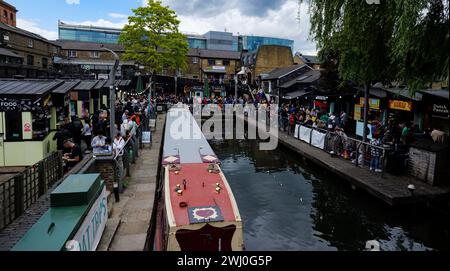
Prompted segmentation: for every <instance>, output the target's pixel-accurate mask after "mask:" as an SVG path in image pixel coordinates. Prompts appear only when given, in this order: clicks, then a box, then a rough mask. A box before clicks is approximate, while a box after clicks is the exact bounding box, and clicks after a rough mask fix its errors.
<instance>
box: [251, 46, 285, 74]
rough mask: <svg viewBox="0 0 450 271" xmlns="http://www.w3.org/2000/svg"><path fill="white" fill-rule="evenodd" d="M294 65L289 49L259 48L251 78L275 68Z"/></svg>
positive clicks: (279, 47) (282, 47) (281, 47)
mask: <svg viewBox="0 0 450 271" xmlns="http://www.w3.org/2000/svg"><path fill="white" fill-rule="evenodd" d="M292 65H294V58H293V56H292V52H291V48H290V47H284V46H277V45H270V46H261V47H260V49H259V52H258V56H257V58H256V65H255V68H254V70H253V77H256V76H258V75H260V74H261V73H268V72H270V71H272V70H274V69H276V68H282V67H288V66H292Z"/></svg>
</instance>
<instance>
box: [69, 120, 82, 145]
mask: <svg viewBox="0 0 450 271" xmlns="http://www.w3.org/2000/svg"><path fill="white" fill-rule="evenodd" d="M71 130H72V131H71V132H72V135H73V140H74V143H76V144H78V146H80V145H81V139H82V135H81V133H82V130H83V124H82V123H81V120H80V119H79V118H78V117H77V116H72V123H71Z"/></svg>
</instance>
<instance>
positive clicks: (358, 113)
mask: <svg viewBox="0 0 450 271" xmlns="http://www.w3.org/2000/svg"><path fill="white" fill-rule="evenodd" d="M361 111H362V105H360V104H355V115H354V117H353V118H354V119H355V120H361Z"/></svg>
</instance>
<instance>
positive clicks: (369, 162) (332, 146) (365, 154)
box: [288, 124, 388, 176]
mask: <svg viewBox="0 0 450 271" xmlns="http://www.w3.org/2000/svg"><path fill="white" fill-rule="evenodd" d="M296 125H298V127H299V129H298V136H296V135H295V131H297V129H294V133H292V131H289V132H288V134H289V135H291V136H293V137H298V139H299V140H301V141H303V142H306V143H308V144H309V145H310V146H314V147H316V148H319V149H322V150H323V151H325V152H327V153H328V154H330V155H331V156H332V157H337V158H340V159H343V160H346V161H349V162H351V163H352V164H353V165H354V166H355V167H361V168H369V169H371V170H373V171H374V172H376V173H379V174H380V175H381V176H383V173H384V172H385V170H386V157H387V153H388V149H387V148H384V147H382V146H377V145H373V144H371V143H368V142H363V141H361V140H358V139H355V138H351V137H348V136H346V135H345V134H340V133H337V132H334V131H330V130H325V129H321V128H317V127H311V126H307V125H300V124H296ZM288 127H289V125H288ZM288 129H290V127H289V128H288ZM306 129H307V130H306ZM305 130H306V131H309V134H308V135H306V136H305V134H303V135H302V136H300V134H301V131H305ZM314 131H315V132H316V133H314ZM313 134H314V135H315V136H316V137H322V136H323V137H324V141H323V146H322V145H321V144H314V143H315V141H313ZM301 137H302V138H301ZM305 137H306V138H305ZM308 137H309V138H308Z"/></svg>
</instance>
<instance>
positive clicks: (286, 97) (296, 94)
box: [283, 90, 309, 100]
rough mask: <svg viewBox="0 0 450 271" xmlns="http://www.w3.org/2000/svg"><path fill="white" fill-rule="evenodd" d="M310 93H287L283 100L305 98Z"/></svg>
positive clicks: (301, 91) (297, 91)
mask: <svg viewBox="0 0 450 271" xmlns="http://www.w3.org/2000/svg"><path fill="white" fill-rule="evenodd" d="M308 93H309V92H306V90H296V91H291V92H287V93H285V94H284V95H283V99H286V100H292V99H295V98H299V97H302V96H305V95H306V94H308Z"/></svg>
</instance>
